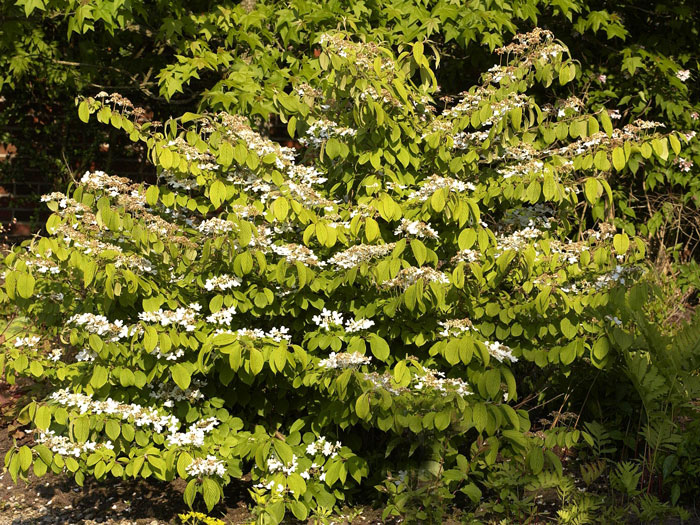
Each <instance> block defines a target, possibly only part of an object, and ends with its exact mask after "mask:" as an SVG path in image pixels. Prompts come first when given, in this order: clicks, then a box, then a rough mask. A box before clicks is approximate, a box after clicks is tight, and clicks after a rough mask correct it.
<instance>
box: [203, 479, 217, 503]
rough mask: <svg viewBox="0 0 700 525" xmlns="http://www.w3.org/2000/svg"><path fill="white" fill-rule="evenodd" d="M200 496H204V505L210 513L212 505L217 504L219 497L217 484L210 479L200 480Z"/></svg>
mask: <svg viewBox="0 0 700 525" xmlns="http://www.w3.org/2000/svg"><path fill="white" fill-rule="evenodd" d="M202 495H203V496H204V503H205V504H206V506H207V510H208V511H211V510H212V509H213V508H214V505H216V504H217V503H219V499H220V497H221V489H220V488H219V483H218V482H217V481H215V480H213V479H211V478H204V479H203V480H202Z"/></svg>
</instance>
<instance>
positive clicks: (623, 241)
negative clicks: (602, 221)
mask: <svg viewBox="0 0 700 525" xmlns="http://www.w3.org/2000/svg"><path fill="white" fill-rule="evenodd" d="M613 247H614V248H615V251H616V252H617V253H618V254H620V255H622V254H624V253H627V250H628V249H629V247H630V238H629V237H627V234H626V233H618V234H616V235H615V237H613Z"/></svg>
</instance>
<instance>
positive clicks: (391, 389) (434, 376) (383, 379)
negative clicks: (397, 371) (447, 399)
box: [363, 368, 472, 396]
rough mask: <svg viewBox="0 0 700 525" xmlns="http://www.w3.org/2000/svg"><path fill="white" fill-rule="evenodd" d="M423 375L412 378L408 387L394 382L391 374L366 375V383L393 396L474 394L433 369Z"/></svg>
mask: <svg viewBox="0 0 700 525" xmlns="http://www.w3.org/2000/svg"><path fill="white" fill-rule="evenodd" d="M423 372H424V373H423V375H421V376H418V377H412V378H411V382H410V383H409V384H408V386H405V387H404V386H399V385H397V384H396V383H395V382H394V376H393V374H391V373H390V372H385V373H384V374H378V373H376V372H372V373H369V374H364V375H363V377H364V379H365V380H366V381H369V382H370V383H372V387H373V389H375V390H384V391H386V392H388V393H389V394H391V395H393V396H398V395H400V394H425V393H426V392H427V391H434V392H439V393H440V394H442V395H443V396H446V395H447V394H448V393H450V392H452V393H455V394H457V395H459V396H468V395H470V394H472V391H471V389H470V388H469V385H468V384H467V383H466V382H464V381H462V380H461V379H458V378H446V377H445V374H444V372H440V371H438V370H434V369H432V368H424V369H423Z"/></svg>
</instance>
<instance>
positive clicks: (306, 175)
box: [287, 164, 328, 186]
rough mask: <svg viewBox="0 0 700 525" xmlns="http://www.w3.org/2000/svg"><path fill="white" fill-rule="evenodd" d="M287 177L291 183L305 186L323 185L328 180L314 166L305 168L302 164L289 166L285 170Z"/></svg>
mask: <svg viewBox="0 0 700 525" xmlns="http://www.w3.org/2000/svg"><path fill="white" fill-rule="evenodd" d="M287 175H289V178H290V179H292V180H293V181H295V182H300V183H301V184H304V185H306V186H312V185H314V184H323V183H324V182H326V181H327V180H328V179H327V178H326V177H324V176H323V174H322V173H321V172H320V171H318V169H317V168H316V167H315V166H305V165H304V164H291V165H290V166H289V167H288V168H287Z"/></svg>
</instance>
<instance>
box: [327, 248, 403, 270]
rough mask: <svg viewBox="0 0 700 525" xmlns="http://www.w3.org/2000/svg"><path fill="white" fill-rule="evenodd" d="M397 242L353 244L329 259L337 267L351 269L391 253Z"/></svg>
mask: <svg viewBox="0 0 700 525" xmlns="http://www.w3.org/2000/svg"><path fill="white" fill-rule="evenodd" d="M395 246H396V243H393V242H392V243H390V244H377V245H369V244H359V245H356V246H351V247H350V248H348V249H347V250H343V251H342V252H338V253H336V254H335V255H333V257H331V258H330V259H329V260H328V263H329V264H332V265H333V266H335V267H337V268H344V269H346V270H347V269H350V268H354V267H355V266H358V265H360V264H362V263H363V262H367V261H370V260H372V259H374V258H375V257H383V256H385V255H387V254H388V253H390V252H391V251H392V250H393V249H394V247H395Z"/></svg>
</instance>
